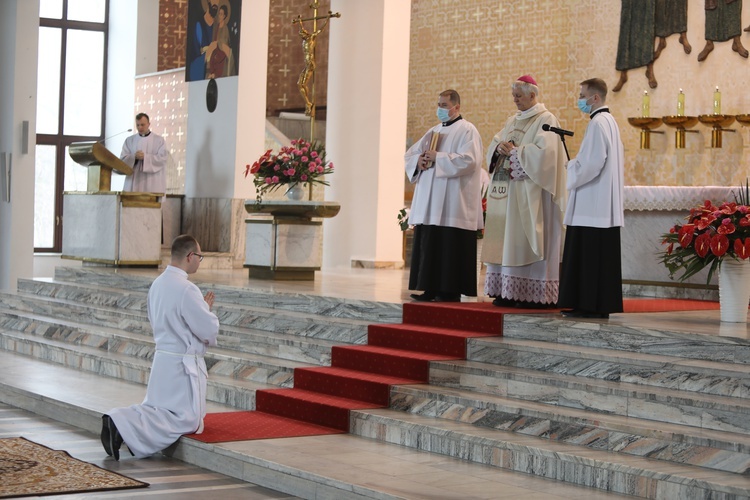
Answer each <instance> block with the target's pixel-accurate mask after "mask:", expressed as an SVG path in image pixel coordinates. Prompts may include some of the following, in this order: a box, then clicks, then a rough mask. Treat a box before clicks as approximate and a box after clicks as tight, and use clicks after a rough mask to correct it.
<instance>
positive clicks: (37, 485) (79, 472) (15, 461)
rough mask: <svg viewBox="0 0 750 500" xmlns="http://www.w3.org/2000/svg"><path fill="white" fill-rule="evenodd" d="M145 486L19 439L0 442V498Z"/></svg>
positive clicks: (142, 483)
mask: <svg viewBox="0 0 750 500" xmlns="http://www.w3.org/2000/svg"><path fill="white" fill-rule="evenodd" d="M147 486H148V483H144V482H142V481H136V480H135V479H131V478H129V477H126V476H123V475H121V474H118V473H116V472H111V471H108V470H105V469H102V468H101V467H97V466H96V465H93V464H90V463H86V462H83V461H81V460H78V459H76V458H73V457H71V456H70V455H68V453H67V452H65V451H59V450H52V449H50V448H47V447H46V446H42V445H41V444H37V443H34V442H33V441H29V440H28V439H25V438H22V437H18V438H3V439H0V498H9V497H25V496H41V495H62V494H69V493H87V492H91V491H108V490H122V489H130V488H145V487H147Z"/></svg>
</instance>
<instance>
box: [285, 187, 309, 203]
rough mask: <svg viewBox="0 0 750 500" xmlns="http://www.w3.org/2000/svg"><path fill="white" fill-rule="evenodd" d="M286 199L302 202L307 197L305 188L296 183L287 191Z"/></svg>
mask: <svg viewBox="0 0 750 500" xmlns="http://www.w3.org/2000/svg"><path fill="white" fill-rule="evenodd" d="M284 194H285V195H286V199H287V200H289V201H302V199H303V198H304V197H305V188H303V187H302V186H301V185H300V184H298V183H296V182H295V183H294V184H292V185H291V186H289V189H287V190H286V193H284Z"/></svg>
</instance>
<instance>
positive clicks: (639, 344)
mask: <svg viewBox="0 0 750 500" xmlns="http://www.w3.org/2000/svg"><path fill="white" fill-rule="evenodd" d="M686 328H688V327H686ZM503 336H504V337H506V338H509V339H523V340H537V341H540V342H547V343H549V345H550V346H553V345H557V344H561V345H574V346H581V347H594V348H601V349H612V350H618V351H628V352H633V353H642V354H651V355H657V356H673V357H679V358H689V359H699V360H706V361H714V362H717V363H735V364H744V365H750V338H738V337H721V336H711V335H704V334H696V333H691V332H689V331H666V330H655V329H648V328H644V327H639V326H626V325H621V324H618V323H613V322H611V321H610V322H601V321H573V320H571V319H562V318H561V317H559V316H553V315H525V316H524V315H520V314H515V315H514V314H511V315H507V316H505V317H504V321H503Z"/></svg>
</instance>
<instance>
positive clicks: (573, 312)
mask: <svg viewBox="0 0 750 500" xmlns="http://www.w3.org/2000/svg"><path fill="white" fill-rule="evenodd" d="M560 314H562V315H563V317H564V318H594V319H609V314H608V313H596V312H590V311H581V310H580V309H567V310H565V311H561V312H560Z"/></svg>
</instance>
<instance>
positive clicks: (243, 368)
mask: <svg viewBox="0 0 750 500" xmlns="http://www.w3.org/2000/svg"><path fill="white" fill-rule="evenodd" d="M6 316H7V315H6ZM0 348H2V349H4V350H7V351H11V352H17V353H19V354H25V355H28V356H32V357H35V358H37V359H41V360H44V361H49V362H53V363H58V364H61V365H64V366H68V367H71V368H76V369H79V370H84V371H90V372H94V373H99V374H101V375H105V376H109V377H115V378H121V379H123V380H127V381H131V382H138V383H142V384H145V383H147V381H148V374H149V372H150V366H151V361H150V360H151V358H152V357H153V352H154V349H155V346H154V343H153V339H152V338H149V337H145V336H139V335H137V334H130V333H126V332H118V331H103V330H99V331H87V330H85V329H79V328H69V327H65V328H63V327H60V326H59V325H56V324H45V323H44V322H39V321H37V322H34V323H31V324H29V327H28V328H26V329H24V331H14V330H7V329H2V330H0ZM205 359H206V365H207V367H208V372H209V376H210V378H209V383H211V380H212V379H213V377H214V376H217V377H219V376H221V377H227V378H228V379H233V380H238V381H247V382H253V383H260V384H263V386H262V387H261V388H278V387H291V386H292V385H293V377H294V375H293V374H294V369H295V368H306V367H312V366H317V365H312V364H309V363H301V362H295V361H289V360H284V359H280V358H274V357H269V356H261V355H255V354H249V353H238V352H236V351H231V350H228V349H222V348H218V347H217V348H211V349H210V350H209V351H208V353H207V354H206V356H205ZM230 389H231V388H224V389H223V392H224V393H229V392H230Z"/></svg>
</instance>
